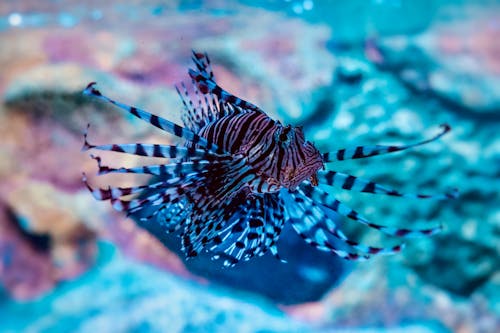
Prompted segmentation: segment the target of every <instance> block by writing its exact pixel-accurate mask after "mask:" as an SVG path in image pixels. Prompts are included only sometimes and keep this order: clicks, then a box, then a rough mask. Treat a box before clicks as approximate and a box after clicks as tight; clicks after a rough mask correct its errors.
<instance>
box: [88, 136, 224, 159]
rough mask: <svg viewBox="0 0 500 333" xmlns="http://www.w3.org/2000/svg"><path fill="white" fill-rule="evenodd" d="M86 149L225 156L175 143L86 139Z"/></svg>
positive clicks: (191, 156)
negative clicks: (96, 142) (100, 142)
mask: <svg viewBox="0 0 500 333" xmlns="http://www.w3.org/2000/svg"><path fill="white" fill-rule="evenodd" d="M84 149H97V150H103V151H113V152H117V153H125V154H131V155H137V156H146V157H160V158H189V159H217V158H224V156H221V155H217V154H214V153H211V152H210V151H208V150H205V149H195V148H194V147H181V146H174V145H161V144H147V143H125V144H107V145H98V146H97V145H91V144H89V143H88V141H87V140H85V143H84Z"/></svg>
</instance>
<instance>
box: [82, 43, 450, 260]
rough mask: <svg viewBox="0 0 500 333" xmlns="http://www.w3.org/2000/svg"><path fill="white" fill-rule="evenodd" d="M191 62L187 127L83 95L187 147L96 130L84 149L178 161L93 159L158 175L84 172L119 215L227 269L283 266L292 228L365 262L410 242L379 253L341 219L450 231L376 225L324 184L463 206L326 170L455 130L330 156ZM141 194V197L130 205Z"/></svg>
mask: <svg viewBox="0 0 500 333" xmlns="http://www.w3.org/2000/svg"><path fill="white" fill-rule="evenodd" d="M192 60H193V61H194V65H195V67H196V69H189V76H190V77H191V80H192V85H193V87H192V89H191V92H189V91H188V89H187V87H186V85H185V84H184V83H182V84H181V87H178V86H176V90H177V93H178V94H179V96H180V98H181V101H182V104H183V108H184V112H183V113H182V121H183V123H184V127H182V126H179V125H177V124H175V123H173V122H170V121H168V120H166V119H163V118H160V117H159V116H156V115H154V114H151V113H149V112H147V111H144V110H141V109H139V108H136V107H133V106H128V105H125V104H123V103H120V102H117V101H115V100H113V99H111V98H109V97H106V96H105V95H103V94H102V93H101V92H100V91H99V90H97V89H96V88H95V82H92V83H90V84H89V85H88V86H87V88H86V89H85V90H84V94H85V95H91V96H94V97H96V98H98V99H100V100H103V101H106V102H109V103H112V104H114V105H115V106H117V107H119V108H121V109H123V110H125V111H127V112H128V113H130V114H132V115H134V116H135V117H137V118H139V119H142V120H143V121H146V122H148V123H150V124H151V125H153V126H155V127H158V128H160V129H162V130H163V131H165V132H168V133H171V134H173V135H175V136H177V137H179V138H182V139H184V140H185V141H186V144H185V145H162V144H146V143H132V144H105V145H93V144H90V143H89V142H88V140H87V133H88V127H87V131H85V134H84V146H83V150H88V149H96V150H101V151H113V152H118V153H126V154H132V155H138V156H148V157H158V158H167V159H171V160H170V163H168V164H156V165H145V166H139V167H132V168H125V167H120V168H112V167H109V166H105V165H103V164H102V162H101V159H100V157H98V156H93V155H91V157H92V158H94V159H95V160H96V161H97V164H98V169H99V172H98V174H109V173H136V174H146V175H152V176H156V177H154V178H153V180H152V181H151V182H150V183H148V184H145V185H140V186H133V187H108V188H98V189H94V188H92V187H91V186H90V185H89V183H88V181H87V178H86V176H85V174H83V182H84V183H85V185H86V186H87V187H88V189H89V190H90V191H91V193H92V194H93V196H94V197H95V198H96V199H98V200H109V201H110V202H111V204H112V206H113V208H114V209H116V210H118V211H123V212H126V213H127V215H133V216H134V215H135V216H137V218H139V219H140V220H141V221H143V222H147V223H158V224H159V225H160V226H162V227H163V228H164V229H165V230H166V232H169V233H170V232H178V233H179V234H180V237H181V242H182V249H183V251H184V253H185V254H186V256H187V257H188V258H189V257H194V256H197V255H198V254H199V253H200V252H201V251H208V252H211V254H212V258H213V259H218V258H221V259H223V260H224V262H223V264H224V266H233V265H235V264H236V263H238V262H239V261H247V260H249V259H251V258H253V257H256V256H262V255H263V254H265V253H266V252H268V251H269V252H270V253H271V254H272V255H274V256H275V257H277V258H278V259H280V257H279V254H278V249H277V242H278V239H279V237H280V233H281V231H282V229H283V227H284V225H285V223H290V224H291V225H292V227H293V229H294V230H295V231H296V232H297V233H298V234H299V235H300V237H302V238H303V239H304V241H305V242H306V243H308V244H310V245H312V246H313V247H315V248H316V249H318V250H321V251H328V252H332V253H334V254H335V255H337V256H339V257H341V258H343V259H346V260H355V261H360V260H366V259H368V258H370V257H372V256H374V255H380V254H394V253H397V252H399V251H401V249H402V248H403V246H404V242H401V243H398V244H397V245H395V246H390V247H374V246H368V245H364V244H361V243H359V242H356V241H354V240H352V239H350V238H348V237H347V236H346V235H345V233H344V232H343V231H342V230H341V228H340V226H339V224H338V221H335V217H332V211H333V212H335V213H337V214H338V215H340V216H343V217H346V218H348V219H350V220H353V221H355V222H358V223H361V224H363V225H365V226H367V227H369V228H373V229H377V230H379V231H380V232H382V233H384V234H386V235H389V236H393V237H398V238H409V237H414V236H430V235H434V234H436V233H437V232H439V231H440V230H441V226H435V227H432V228H428V229H418V230H412V229H405V228H395V227H390V226H384V225H379V224H375V223H373V222H371V221H369V220H368V219H366V218H365V217H363V216H362V215H361V214H359V213H358V212H356V211H355V210H353V209H351V208H349V207H348V206H347V205H345V204H343V203H341V202H340V201H339V200H337V199H336V198H335V197H334V196H333V195H332V194H331V193H329V192H327V191H325V190H324V189H322V188H320V187H319V186H318V184H322V185H326V186H333V187H340V188H342V189H344V190H352V191H358V192H365V193H372V194H384V195H389V196H396V197H405V198H433V199H449V198H455V197H456V196H457V193H456V191H452V192H449V193H444V194H436V195H425V194H404V193H401V192H399V191H396V190H394V189H392V188H389V187H386V186H382V185H379V184H377V183H375V182H373V181H370V180H365V179H362V178H358V177H355V176H352V175H349V174H345V173H341V172H336V171H331V170H325V164H327V163H331V162H337V161H344V160H350V159H359V158H367V157H372V156H376V155H381V154H387V153H394V152H398V151H403V150H406V149H410V148H415V147H417V146H421V145H424V144H427V143H430V142H433V141H435V140H437V139H439V138H441V137H442V136H443V135H444V134H445V133H447V132H449V131H450V126H448V125H441V127H442V130H441V131H440V133H438V134H437V135H435V136H434V137H432V138H429V139H427V140H424V141H421V142H418V143H413V144H408V145H401V146H395V145H389V146H383V145H373V146H357V147H353V148H348V149H340V150H337V151H334V152H327V153H321V152H319V151H318V149H316V147H315V146H314V144H312V143H311V142H309V141H306V139H305V137H304V133H303V130H302V127H300V126H299V127H293V126H290V125H287V126H284V125H282V124H281V123H280V121H276V120H273V119H271V118H270V117H269V116H267V115H266V113H265V112H264V111H263V110H261V109H260V108H259V107H258V106H256V105H254V104H252V103H250V102H247V101H245V100H243V99H241V98H239V97H236V96H234V95H232V94H231V93H229V92H228V91H226V90H225V89H223V88H222V87H221V86H219V85H218V84H217V83H216V81H215V78H214V74H213V71H212V68H211V64H210V60H209V58H208V56H207V54H206V53H205V54H203V53H197V52H194V51H193V55H192ZM133 194H137V196H135V197H132V199H127V198H123V197H126V196H130V195H133ZM280 260H281V259H280Z"/></svg>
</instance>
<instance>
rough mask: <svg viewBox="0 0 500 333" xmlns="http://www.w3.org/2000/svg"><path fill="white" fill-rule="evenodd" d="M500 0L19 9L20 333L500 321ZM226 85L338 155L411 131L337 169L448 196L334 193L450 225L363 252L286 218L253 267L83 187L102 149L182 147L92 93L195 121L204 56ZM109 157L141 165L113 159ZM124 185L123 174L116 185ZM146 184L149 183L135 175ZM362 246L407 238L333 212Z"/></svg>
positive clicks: (6, 6) (8, 318)
mask: <svg viewBox="0 0 500 333" xmlns="http://www.w3.org/2000/svg"><path fill="white" fill-rule="evenodd" d="M499 35H500V4H499V3H498V1H431V0H426V1H404V0H376V1H375V0H374V1H357V0H356V1H349V2H341V1H318V0H316V1H314V0H303V1H293V0H290V1H244V0H242V1H231V2H229V1H227V2H226V1H174V2H158V1H136V2H133V3H132V4H127V5H125V4H122V3H119V2H109V3H107V4H105V5H94V6H90V5H87V4H82V3H77V2H74V1H42V2H40V1H4V2H3V3H2V4H1V5H0V46H1V49H2V52H0V53H1V54H0V66H1V68H2V73H1V75H0V94H1V98H2V103H1V106H0V286H1V288H0V332H69V331H71V332H73V331H79V332H90V331H98V332H308V331H310V332H358V331H359V332H385V331H388V332H495V331H498V330H499V329H500V308H499V304H500V300H499V298H500V292H499V290H500V273H499V269H498V267H500V256H499V253H500V247H499V244H500V239H499V235H500V209H499V207H500V205H499V202H500V200H499V199H500V197H499V196H500V195H499V193H500V192H499V191H498V189H499V188H500V134H499V133H500V113H499V110H500V60H499V59H500V44H499V42H498V40H499V39H498V36H499ZM192 49H194V50H197V51H200V52H207V53H208V55H209V56H210V59H211V61H212V66H213V69H214V72H215V76H216V77H217V82H218V83H219V84H220V85H221V86H222V87H224V88H225V89H227V90H228V91H230V92H232V93H234V94H235V95H237V96H239V97H241V98H245V99H246V100H248V101H250V102H252V103H254V104H256V105H258V106H259V107H261V108H262V109H263V110H264V111H265V112H266V113H267V114H268V115H269V116H270V117H272V118H274V119H279V120H280V121H282V122H283V123H285V124H292V125H294V126H299V125H300V126H304V132H305V136H306V138H307V139H308V140H310V141H314V142H315V145H316V147H317V148H318V149H319V150H320V151H322V152H326V151H335V150H336V149H340V148H345V147H354V146H357V145H375V144H383V145H387V144H397V145H400V144H409V143H414V142H418V141H420V140H423V139H425V138H429V137H432V136H433V135H436V134H437V133H438V132H439V125H440V124H448V125H450V126H451V128H452V130H451V132H450V133H448V134H447V135H445V136H444V137H443V138H442V139H441V140H439V141H438V142H434V143H432V144H429V145H425V146H423V147H419V148H417V149H415V150H411V151H408V152H402V153H397V154H388V155H387V156H380V157H374V158H370V159H360V160H355V161H343V162H336V163H331V164H328V168H329V169H332V170H336V171H340V172H345V173H349V174H353V175H355V176H360V177H365V178H368V179H372V180H374V181H376V182H380V183H381V184H386V185H387V186H391V187H394V188H396V189H398V190H400V191H404V192H410V193H413V192H422V193H443V192H446V191H448V190H450V189H452V188H457V189H458V190H459V192H460V197H459V198H458V199H455V200H447V201H433V200H416V199H409V198H395V197H387V196H377V195H375V196H371V195H369V194H365V193H356V192H353V191H351V192H349V191H343V190H342V189H341V188H330V187H324V189H325V190H328V191H329V193H330V194H332V195H335V197H336V198H338V199H339V200H341V201H342V202H344V203H346V204H348V205H349V206H350V207H352V208H354V209H356V210H357V211H358V212H360V213H361V214H362V215H363V216H366V218H368V219H370V221H373V222H374V223H378V224H383V225H387V226H393V227H399V228H431V227H434V226H437V225H442V227H443V231H442V232H441V233H439V234H438V235H435V236H432V237H424V238H419V239H410V240H408V242H407V244H406V248H405V250H404V251H403V252H402V253H400V254H396V255H393V256H383V257H378V258H375V259H373V260H370V261H367V262H360V263H352V262H348V261H345V260H342V259H339V258H338V257H337V256H335V255H334V254H332V253H327V252H321V251H318V250H316V249H314V248H313V247H311V246H308V245H307V244H305V242H303V240H302V239H301V238H300V237H298V236H297V234H296V232H295V231H294V230H293V229H292V227H291V226H290V225H288V224H287V225H286V226H285V228H284V230H283V232H282V235H281V237H280V241H279V243H278V249H279V253H280V255H281V257H282V258H283V259H285V260H286V261H287V263H282V262H280V261H278V260H276V259H275V258H274V257H273V256H271V255H265V256H263V257H259V258H256V259H252V260H250V261H249V262H242V263H239V264H238V265H237V266H236V267H234V268H224V267H223V266H222V262H221V261H212V260H210V255H209V254H204V253H203V254H200V255H199V256H197V257H196V258H193V259H190V260H186V259H185V256H184V254H183V253H182V251H181V247H180V240H179V238H178V237H177V236H176V235H167V234H165V232H164V230H163V229H162V228H161V226H160V225H155V224H147V223H141V222H140V221H134V220H133V219H131V218H126V217H125V216H123V215H122V214H118V213H113V212H112V209H111V207H109V205H106V204H103V203H101V202H97V201H95V200H94V199H93V198H92V196H91V195H90V194H89V193H88V191H87V189H86V188H85V187H84V185H83V184H82V182H81V173H82V171H83V172H85V173H86V174H87V176H88V178H89V182H90V183H91V184H92V185H95V186H107V185H108V184H109V183H111V184H114V185H119V186H129V185H131V184H132V183H133V181H142V179H143V178H140V179H139V178H135V179H132V180H131V178H119V177H116V178H112V177H111V178H107V179H101V178H102V177H97V176H96V175H95V171H96V167H95V161H93V160H92V159H90V158H88V153H82V152H81V151H80V150H81V146H82V142H83V139H82V133H83V131H84V130H85V128H86V126H87V124H88V123H90V124H91V127H90V129H89V140H91V142H92V143H96V144H97V143H98V144H101V143H125V142H148V143H159V142H161V143H164V144H174V143H176V142H177V141H176V139H174V138H173V137H172V136H166V135H164V134H162V133H160V132H159V131H157V130H152V129H151V128H150V127H148V126H146V125H144V124H142V123H140V122H139V121H138V120H137V119H135V118H134V117H132V116H130V115H125V114H124V113H121V112H120V111H117V110H116V108H112V107H109V106H106V105H104V104H99V103H97V102H96V101H94V100H91V99H89V98H87V97H84V96H83V95H82V94H81V92H82V91H83V89H84V88H85V86H86V85H87V84H88V83H89V82H92V81H97V82H98V87H99V89H101V91H102V92H105V93H106V94H109V95H110V96H114V97H115V98H116V99H118V100H120V101H123V102H126V103H130V104H132V105H137V106H140V107H142V108H144V109H146V110H150V111H152V112H154V113H157V114H158V115H161V116H163V117H165V118H167V119H170V120H172V121H175V122H177V123H181V119H180V111H181V110H182V109H181V102H180V100H179V99H178V96H177V95H176V92H175V89H174V85H175V84H178V83H179V82H181V81H184V82H186V83H189V80H188V76H187V68H190V67H192V64H191V63H190V56H191V50H192ZM102 156H103V161H104V163H105V164H106V165H111V166H112V167H119V166H122V165H127V166H136V165H139V164H138V161H137V160H136V159H127V158H121V157H120V156H117V155H111V154H107V155H106V154H105V153H104V154H103V155H102ZM108 180H109V183H108ZM134 184H136V183H134ZM331 214H332V218H333V219H334V220H335V221H336V222H335V223H336V224H337V225H338V226H341V228H342V230H344V231H345V233H346V234H347V235H348V236H349V237H352V238H353V239H355V240H356V241H359V242H362V243H363V244H365V243H366V244H370V245H373V246H394V245H395V244H397V243H396V241H395V240H394V239H393V238H390V237H384V236H383V235H381V234H380V233H378V232H377V231H374V230H371V229H370V228H366V227H365V226H362V225H360V224H356V223H355V222H353V221H351V220H348V219H344V218H342V217H340V216H338V215H334V213H333V212H331Z"/></svg>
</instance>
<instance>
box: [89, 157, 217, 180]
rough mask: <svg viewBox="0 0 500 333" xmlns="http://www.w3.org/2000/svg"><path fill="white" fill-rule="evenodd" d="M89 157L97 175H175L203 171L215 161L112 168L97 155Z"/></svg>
mask: <svg viewBox="0 0 500 333" xmlns="http://www.w3.org/2000/svg"><path fill="white" fill-rule="evenodd" d="M90 157H92V158H93V159H94V160H96V161H97V167H98V169H99V170H98V174H99V175H104V174H108V173H136V174H146V175H154V176H165V177H176V176H178V175H180V174H188V173H193V172H204V171H205V170H206V168H207V167H208V166H209V165H213V164H215V163H216V162H211V161H190V162H176V163H170V164H156V165H144V166H139V167H133V168H123V167H121V168H112V167H109V166H106V165H103V164H102V161H101V158H100V157H99V156H94V155H90Z"/></svg>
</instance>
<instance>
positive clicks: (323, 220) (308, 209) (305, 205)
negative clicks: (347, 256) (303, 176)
mask: <svg viewBox="0 0 500 333" xmlns="http://www.w3.org/2000/svg"><path fill="white" fill-rule="evenodd" d="M298 192H299V193H300V194H298V195H297V196H296V197H297V198H300V199H302V200H300V201H297V202H298V205H299V206H300V207H301V208H302V209H303V214H304V219H305V220H306V221H308V222H309V223H310V225H311V226H312V227H314V228H320V229H322V230H323V231H327V232H328V234H331V235H333V236H334V237H335V238H337V239H338V240H340V241H341V242H342V243H344V244H345V245H346V246H348V247H350V248H352V249H354V250H356V251H359V252H361V253H363V254H366V255H391V254H395V253H398V252H400V251H401V250H402V249H403V247H404V244H397V245H394V246H391V247H374V246H368V245H364V244H361V243H358V242H356V241H353V240H351V239H349V238H348V237H347V236H346V235H345V234H344V233H342V232H341V230H340V229H339V228H338V227H337V225H336V224H335V222H334V221H332V220H331V219H330V217H328V216H327V214H326V213H325V212H324V210H323V209H322V208H321V207H320V206H319V205H317V204H316V203H315V202H314V201H312V200H311V199H310V198H308V197H306V196H305V195H304V194H303V193H302V191H301V190H299V191H298ZM323 225H325V226H326V228H323Z"/></svg>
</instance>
